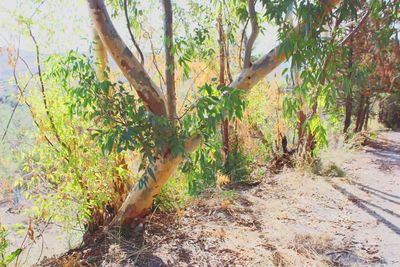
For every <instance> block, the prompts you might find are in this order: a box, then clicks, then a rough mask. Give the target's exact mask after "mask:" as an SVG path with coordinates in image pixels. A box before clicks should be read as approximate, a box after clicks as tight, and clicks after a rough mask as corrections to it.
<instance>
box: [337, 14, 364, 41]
mask: <svg viewBox="0 0 400 267" xmlns="http://www.w3.org/2000/svg"><path fill="white" fill-rule="evenodd" d="M370 13H371V9H368V10H367V12H366V13H365V15H364V16H363V17H362V19H361V20H360V22H359V23H358V25H357V27H355V28H354V29H353V30H352V31H351V32H350V33H349V34H348V35H347V36H346V37H345V38H344V39H343V40H342V41H341V42H340V44H341V45H345V44H346V43H347V42H348V41H349V40H350V39H351V38H353V37H354V35H355V34H357V32H358V31H359V30H360V29H361V28H362V27H363V26H364V24H365V23H366V22H367V18H368V16H369V14H370Z"/></svg>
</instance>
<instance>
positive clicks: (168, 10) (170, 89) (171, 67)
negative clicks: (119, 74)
mask: <svg viewBox="0 0 400 267" xmlns="http://www.w3.org/2000/svg"><path fill="white" fill-rule="evenodd" d="M162 5H163V9H164V49H165V78H166V86H167V104H168V114H169V119H170V120H171V121H175V120H176V118H177V115H176V92H175V59H174V51H173V46H174V33H173V30H172V25H173V15H172V4H171V0H163V1H162Z"/></svg>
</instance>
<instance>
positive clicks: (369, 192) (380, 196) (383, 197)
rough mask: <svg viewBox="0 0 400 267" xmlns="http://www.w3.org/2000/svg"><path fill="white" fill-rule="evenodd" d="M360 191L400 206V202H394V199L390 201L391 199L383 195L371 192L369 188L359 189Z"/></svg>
mask: <svg viewBox="0 0 400 267" xmlns="http://www.w3.org/2000/svg"><path fill="white" fill-rule="evenodd" d="M359 189H360V190H362V191H364V192H365V193H368V194H371V195H374V196H376V197H379V198H381V199H383V200H386V201H389V202H392V203H394V204H397V205H400V202H398V201H395V200H392V199H390V198H388V197H385V196H382V195H381V193H377V192H374V191H372V190H369V189H367V188H365V187H359Z"/></svg>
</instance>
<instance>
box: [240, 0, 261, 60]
mask: <svg viewBox="0 0 400 267" xmlns="http://www.w3.org/2000/svg"><path fill="white" fill-rule="evenodd" d="M255 1H256V0H247V4H248V7H249V16H250V21H251V35H250V37H249V40H248V41H247V44H246V49H245V52H244V61H243V67H244V68H248V67H250V66H251V50H252V49H253V45H254V42H255V41H256V39H257V36H258V33H259V32H260V28H259V26H258V22H257V13H256V9H255V5H254V4H255Z"/></svg>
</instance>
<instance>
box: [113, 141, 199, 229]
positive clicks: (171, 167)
mask: <svg viewBox="0 0 400 267" xmlns="http://www.w3.org/2000/svg"><path fill="white" fill-rule="evenodd" d="M200 143H201V138H200V137H199V136H193V137H192V138H190V139H189V140H188V141H187V142H186V145H185V149H186V153H191V152H193V151H194V150H195V149H196V148H197V147H198V146H199V145H200ZM182 160H183V157H182V155H179V156H176V157H174V156H172V155H171V154H168V155H165V156H164V157H162V158H160V159H156V161H155V163H154V164H153V166H152V170H153V173H154V176H155V179H153V178H149V179H148V186H147V188H146V187H143V188H141V189H139V187H138V185H137V184H136V185H135V186H134V188H133V190H132V191H131V192H130V193H129V195H128V197H127V198H126V200H125V201H124V203H123V204H122V207H121V208H120V210H119V211H118V214H117V215H116V216H115V218H114V219H113V221H112V222H111V226H118V225H123V226H131V225H132V224H133V226H134V225H135V224H136V221H135V219H136V218H141V217H143V216H144V215H146V214H147V212H148V210H149V208H150V207H151V205H152V203H153V200H154V197H155V196H156V195H157V194H158V193H159V192H160V190H161V188H162V187H163V185H164V184H165V183H166V182H167V181H168V179H169V178H170V177H171V175H172V174H173V173H174V171H175V170H176V169H177V168H178V166H179V165H180V163H181V162H182Z"/></svg>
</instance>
